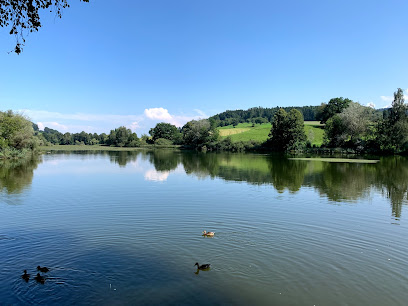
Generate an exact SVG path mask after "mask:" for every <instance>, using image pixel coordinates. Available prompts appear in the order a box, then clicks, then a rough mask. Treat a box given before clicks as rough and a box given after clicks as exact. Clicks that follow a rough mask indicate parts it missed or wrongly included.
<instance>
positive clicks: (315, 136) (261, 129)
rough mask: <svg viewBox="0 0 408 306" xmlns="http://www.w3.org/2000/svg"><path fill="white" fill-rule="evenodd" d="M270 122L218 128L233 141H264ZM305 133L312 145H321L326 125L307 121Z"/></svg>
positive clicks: (266, 137)
mask: <svg viewBox="0 0 408 306" xmlns="http://www.w3.org/2000/svg"><path fill="white" fill-rule="evenodd" d="M271 126H272V125H271V124H270V123H263V124H255V126H254V127H252V123H240V124H238V125H237V126H236V127H235V128H234V127H233V126H232V125H228V126H223V127H220V128H218V130H219V132H220V136H221V137H222V138H225V137H228V136H229V137H231V140H232V141H233V142H237V141H248V140H255V141H258V142H264V141H265V140H266V139H268V135H269V132H270V130H271ZM305 133H306V136H307V139H308V140H309V141H310V143H311V144H312V145H316V146H321V145H322V143H323V134H324V125H323V124H320V122H319V121H305Z"/></svg>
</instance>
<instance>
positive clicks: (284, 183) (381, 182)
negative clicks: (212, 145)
mask: <svg viewBox="0 0 408 306" xmlns="http://www.w3.org/2000/svg"><path fill="white" fill-rule="evenodd" d="M56 154H68V155H70V154H74V155H78V154H80V155H82V156H83V158H84V160H86V159H89V158H92V156H94V157H95V158H100V157H101V156H107V157H108V158H109V160H110V161H111V162H112V163H115V164H118V165H119V167H121V168H125V167H126V166H127V165H129V164H131V165H137V164H138V161H144V162H148V163H149V164H151V165H152V166H154V169H152V168H150V167H149V169H140V170H141V171H143V172H144V178H145V179H146V180H149V181H166V180H167V179H168V177H169V176H170V175H171V173H172V172H174V171H175V170H176V169H178V167H179V168H181V167H182V168H181V169H184V172H185V173H186V174H187V175H192V176H194V177H197V178H203V179H204V178H207V177H210V178H221V179H223V180H226V181H242V182H247V183H249V184H255V185H265V184H267V185H271V186H273V187H274V188H275V189H276V190H277V191H278V192H280V193H282V192H285V190H287V191H289V192H290V193H296V192H298V191H299V190H300V189H301V188H302V187H311V188H314V189H315V190H316V191H318V192H319V194H320V195H321V196H324V197H327V199H328V200H330V201H333V202H342V201H357V200H359V199H363V198H367V197H369V196H370V193H371V190H372V189H373V188H374V189H375V190H378V191H380V192H381V193H382V194H383V195H384V196H385V197H387V198H388V199H389V200H390V204H391V207H392V215H393V216H394V217H395V218H400V217H401V209H402V205H404V204H406V203H407V200H408V158H406V157H402V156H395V157H384V158H381V161H380V162H379V163H376V164H364V163H329V162H323V161H304V160H289V159H287V158H286V157H284V156H281V155H261V154H229V153H225V154H215V153H211V154H210V153H206V154H204V153H195V152H179V151H174V150H151V151H148V150H146V151H143V150H140V151H89V152H74V153H72V152H69V153H67V152H59V153H56ZM40 162H41V159H32V160H29V161H25V162H18V161H17V162H16V161H13V162H3V163H2V164H1V165H0V188H1V190H4V191H5V192H7V193H8V194H18V193H21V192H22V191H23V190H24V189H25V188H26V187H27V186H30V184H31V181H32V179H33V172H34V170H35V169H36V168H37V166H38V164H39V163H40Z"/></svg>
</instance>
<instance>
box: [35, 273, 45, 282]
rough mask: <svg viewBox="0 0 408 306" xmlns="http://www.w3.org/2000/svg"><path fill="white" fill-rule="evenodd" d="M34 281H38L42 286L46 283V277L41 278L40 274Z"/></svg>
mask: <svg viewBox="0 0 408 306" xmlns="http://www.w3.org/2000/svg"><path fill="white" fill-rule="evenodd" d="M34 279H35V280H36V281H37V283H41V284H44V283H45V277H44V276H41V275H40V273H37V275H36V276H35V277H34Z"/></svg>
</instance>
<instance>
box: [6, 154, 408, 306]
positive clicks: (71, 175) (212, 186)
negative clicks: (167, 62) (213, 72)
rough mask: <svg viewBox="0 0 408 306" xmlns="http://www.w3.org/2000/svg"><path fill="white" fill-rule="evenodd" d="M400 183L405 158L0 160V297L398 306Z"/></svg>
mask: <svg viewBox="0 0 408 306" xmlns="http://www.w3.org/2000/svg"><path fill="white" fill-rule="evenodd" d="M407 190H408V159H407V158H404V157H384V158H381V159H380V161H379V162H377V163H346V162H327V161H322V160H318V161H311V160H304V159H302V160H296V159H288V158H286V157H282V156H275V155H262V154H215V153H191V152H190V153H188V152H178V151H172V150H156V151H132V152H126V151H120V152H118V151H116V152H107V151H105V152H53V153H52V154H45V155H42V156H40V157H39V158H38V160H37V159H35V160H33V161H30V162H27V163H19V162H7V163H3V164H2V166H0V192H1V193H0V254H1V264H0V304H39V303H43V304H47V305H57V304H84V305H85V304H86V305H89V304H93V305H123V304H133V305H144V304H148V305H216V304H218V305H226V304H232V305H249V304H252V305H363V304H364V305H406V303H407V301H408V273H407V270H408V257H407V253H408V222H407V221H408V216H407V204H408V200H407ZM203 230H207V231H215V236H214V237H213V238H210V237H203V236H201V233H202V231H203ZM196 262H198V263H200V264H206V263H210V264H211V269H210V270H208V271H197V269H196V267H194V264H195V263H196ZM38 265H40V266H47V267H49V268H50V271H49V272H48V273H42V274H43V275H45V276H46V280H45V283H44V284H41V283H38V282H36V281H35V280H34V278H33V277H34V275H35V274H36V273H37V271H36V267H37V266H38ZM24 269H26V270H27V271H28V273H30V274H31V278H30V280H29V281H28V282H25V281H24V280H23V279H22V278H21V275H22V272H23V270H24Z"/></svg>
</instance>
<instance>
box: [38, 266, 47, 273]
mask: <svg viewBox="0 0 408 306" xmlns="http://www.w3.org/2000/svg"><path fill="white" fill-rule="evenodd" d="M37 270H38V271H41V272H48V271H50V269H48V268H47V267H40V266H37Z"/></svg>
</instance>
